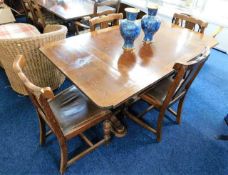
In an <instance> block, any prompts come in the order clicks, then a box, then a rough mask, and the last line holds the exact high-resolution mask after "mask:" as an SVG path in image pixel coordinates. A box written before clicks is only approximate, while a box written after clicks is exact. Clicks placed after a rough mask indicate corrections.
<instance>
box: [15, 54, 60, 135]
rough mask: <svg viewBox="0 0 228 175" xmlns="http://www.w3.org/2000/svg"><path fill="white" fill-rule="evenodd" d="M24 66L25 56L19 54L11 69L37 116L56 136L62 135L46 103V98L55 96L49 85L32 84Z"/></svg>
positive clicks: (49, 98)
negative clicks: (21, 84) (20, 82)
mask: <svg viewBox="0 0 228 175" xmlns="http://www.w3.org/2000/svg"><path fill="white" fill-rule="evenodd" d="M24 66H25V58H24V57H23V56H22V55H19V56H18V57H17V58H16V59H15V60H14V63H13V69H14V71H15V73H16V74H17V75H18V77H19V78H20V80H21V81H22V83H23V84H24V86H25V89H26V91H27V92H28V94H29V97H30V99H31V101H32V103H33V105H34V107H35V108H36V110H37V112H38V114H39V116H40V117H42V118H43V120H45V122H46V123H47V124H48V126H49V127H50V128H51V130H52V131H53V133H54V134H55V135H56V136H57V137H58V138H60V137H64V135H63V133H62V131H61V128H60V125H59V123H58V121H57V119H56V118H55V116H54V114H53V112H52V110H51V108H50V106H49V103H48V100H51V99H53V98H54V97H55V96H54V93H53V91H52V90H51V88H50V87H45V88H41V87H38V86H36V85H34V84H33V83H32V82H31V81H30V80H29V79H28V78H27V77H26V75H25V74H24V72H23V67H24Z"/></svg>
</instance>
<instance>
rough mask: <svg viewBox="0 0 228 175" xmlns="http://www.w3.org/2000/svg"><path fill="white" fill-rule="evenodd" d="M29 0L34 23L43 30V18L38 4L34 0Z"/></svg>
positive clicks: (44, 24)
mask: <svg viewBox="0 0 228 175" xmlns="http://www.w3.org/2000/svg"><path fill="white" fill-rule="evenodd" d="M29 1H30V9H31V12H32V15H33V18H34V24H35V25H36V26H37V27H38V28H39V29H40V30H43V29H44V28H45V26H46V23H45V19H44V17H43V14H42V12H41V9H40V6H39V5H38V3H37V1H36V0H29Z"/></svg>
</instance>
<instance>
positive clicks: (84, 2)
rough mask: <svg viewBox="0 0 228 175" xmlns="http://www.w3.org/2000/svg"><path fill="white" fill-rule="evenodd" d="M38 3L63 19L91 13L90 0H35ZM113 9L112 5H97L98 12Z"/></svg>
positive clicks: (76, 17)
mask: <svg viewBox="0 0 228 175" xmlns="http://www.w3.org/2000/svg"><path fill="white" fill-rule="evenodd" d="M37 2H38V4H39V5H40V6H41V7H43V8H45V9H46V10H48V11H49V12H51V13H53V14H55V15H56V16H58V17H60V18H62V19H64V20H73V19H78V18H81V17H83V16H88V15H92V14H93V8H94V1H92V0H64V1H59V0H37ZM105 10H113V8H112V7H108V6H102V7H98V12H103V11H105Z"/></svg>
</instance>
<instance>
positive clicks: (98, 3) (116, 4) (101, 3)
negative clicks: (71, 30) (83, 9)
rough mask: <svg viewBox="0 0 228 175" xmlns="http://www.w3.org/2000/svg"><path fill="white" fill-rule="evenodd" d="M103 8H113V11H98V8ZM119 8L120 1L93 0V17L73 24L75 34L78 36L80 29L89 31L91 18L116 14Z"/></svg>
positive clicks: (84, 18)
mask: <svg viewBox="0 0 228 175" xmlns="http://www.w3.org/2000/svg"><path fill="white" fill-rule="evenodd" d="M104 6H110V7H113V10H110V9H108V10H104V11H101V12H100V11H99V8H101V7H104ZM119 8H120V0H103V1H101V0H95V1H94V7H93V15H92V16H85V17H83V18H82V19H81V20H80V21H76V22H75V29H76V34H79V28H82V29H83V30H86V29H87V30H88V29H90V24H89V20H90V19H91V18H93V17H97V16H102V15H108V14H112V13H118V12H119Z"/></svg>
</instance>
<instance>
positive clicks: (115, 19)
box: [89, 13, 123, 32]
mask: <svg viewBox="0 0 228 175" xmlns="http://www.w3.org/2000/svg"><path fill="white" fill-rule="evenodd" d="M120 19H123V14H122V13H113V14H109V15H107V16H99V17H94V18H92V19H91V20H89V24H90V31H91V32H92V31H95V29H96V26H97V25H99V26H100V29H104V28H107V27H109V24H110V23H112V25H119V20H120Z"/></svg>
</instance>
